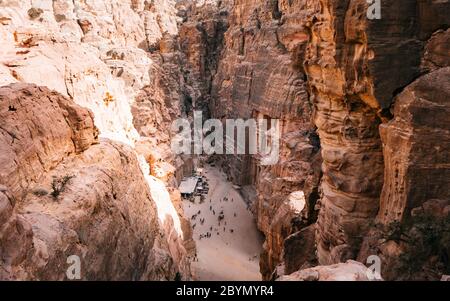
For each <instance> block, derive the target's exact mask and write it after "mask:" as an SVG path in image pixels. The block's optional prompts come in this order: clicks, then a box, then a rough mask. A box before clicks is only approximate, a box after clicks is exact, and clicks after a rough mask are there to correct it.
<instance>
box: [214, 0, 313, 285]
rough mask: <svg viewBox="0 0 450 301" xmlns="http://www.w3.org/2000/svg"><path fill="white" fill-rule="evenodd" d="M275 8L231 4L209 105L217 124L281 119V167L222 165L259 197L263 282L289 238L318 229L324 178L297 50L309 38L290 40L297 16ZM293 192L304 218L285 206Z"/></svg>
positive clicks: (233, 160)
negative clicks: (263, 238)
mask: <svg viewBox="0 0 450 301" xmlns="http://www.w3.org/2000/svg"><path fill="white" fill-rule="evenodd" d="M277 6H278V5H277V4H276V3H275V2H274V1H266V2H263V3H260V2H255V1H235V2H234V5H233V7H232V10H231V11H230V12H229V18H228V22H229V29H228V31H227V32H226V33H225V41H224V50H223V52H222V55H221V57H220V62H219V65H218V69H217V73H216V75H215V77H214V82H213V86H212V90H211V93H212V103H211V105H210V108H211V114H212V115H213V116H214V117H215V118H219V119H226V118H229V119H238V118H243V119H248V118H258V119H262V118H265V119H268V120H270V119H279V120H280V132H281V143H280V160H279V161H278V163H277V164H274V165H271V166H263V164H261V161H260V158H259V157H258V156H248V155H243V156H226V157H223V158H221V160H222V161H223V164H222V165H223V166H224V169H225V170H226V171H227V173H228V175H229V178H230V179H231V180H232V181H233V182H234V183H236V184H238V185H242V186H246V185H250V186H253V187H254V190H255V192H254V193H249V195H256V197H254V198H252V199H250V200H249V201H250V203H251V205H252V206H254V210H255V214H256V217H257V223H258V227H259V229H260V230H261V231H262V232H263V233H264V234H265V236H266V243H265V245H264V249H265V251H264V253H263V255H262V257H261V263H260V265H261V271H262V274H263V276H264V277H265V278H266V279H267V278H270V277H271V274H272V272H273V271H274V269H275V267H276V265H277V264H279V263H280V262H281V257H282V250H283V242H284V239H285V238H286V237H287V236H289V235H290V234H293V233H295V232H297V231H298V230H300V228H301V227H302V226H305V225H308V224H310V223H312V222H314V220H315V216H316V215H315V214H314V205H315V201H316V199H317V186H318V181H319V177H320V154H319V148H320V144H319V143H318V139H317V136H316V134H315V129H314V126H313V125H312V123H311V114H312V107H311V105H310V103H309V98H308V92H307V85H306V81H305V76H304V74H303V73H302V66H301V63H300V64H299V57H298V56H297V55H298V54H300V53H301V50H300V49H297V48H296V47H295V45H293V44H294V41H293V40H295V39H300V40H301V39H302V38H304V36H302V35H300V36H296V35H292V33H293V32H294V31H295V28H296V24H295V23H296V20H297V16H296V13H299V12H300V10H293V11H292V12H291V15H290V17H292V18H293V19H292V22H291V21H289V22H286V23H283V21H282V20H281V19H280V17H281V15H280V10H279V9H278V7H277ZM287 20H291V19H289V18H288V19H287ZM268 58H270V59H268ZM294 192H296V193H297V194H298V195H300V194H302V201H303V202H304V208H305V209H304V213H303V214H301V213H300V211H302V210H296V209H295V208H294V207H295V206H294V207H292V206H290V205H288V203H289V196H290V195H291V193H294ZM283 204H286V205H283ZM305 212H306V213H305ZM275 216H277V218H274V217H275ZM298 268H300V267H298Z"/></svg>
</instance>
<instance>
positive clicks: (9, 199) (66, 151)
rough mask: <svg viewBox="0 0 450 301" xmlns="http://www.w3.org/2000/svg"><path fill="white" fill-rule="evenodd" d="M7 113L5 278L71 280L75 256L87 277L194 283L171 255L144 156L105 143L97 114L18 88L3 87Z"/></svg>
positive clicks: (2, 107) (1, 232)
mask: <svg viewBox="0 0 450 301" xmlns="http://www.w3.org/2000/svg"><path fill="white" fill-rule="evenodd" d="M0 115H1V124H0V132H1V141H2V143H1V148H2V151H1V155H0V165H1V166H2V169H1V173H0V183H1V187H2V188H1V193H0V194H1V199H2V206H1V213H0V216H1V217H2V218H1V220H0V221H1V224H0V242H1V243H0V259H1V263H2V264H1V270H0V278H2V279H30V280H37V279H40V280H42V279H47V280H64V279H66V270H67V269H68V264H67V259H68V257H70V256H72V255H76V256H79V258H80V263H81V277H82V279H85V280H100V279H103V280H151V279H153V280H164V279H166V280H172V279H174V278H175V277H176V273H180V275H185V276H186V277H189V271H188V270H184V269H186V267H187V266H188V265H186V264H187V263H186V262H184V263H183V262H182V260H183V259H182V258H181V256H180V257H179V258H176V257H175V258H173V254H172V253H171V252H170V251H169V247H170V246H169V244H168V242H167V240H166V239H165V238H164V235H165V233H164V232H163V231H161V228H160V225H159V220H158V212H157V209H156V206H155V202H154V200H153V199H152V196H151V194H150V191H149V187H148V184H147V182H146V180H145V178H144V176H143V175H142V172H141V170H140V166H139V162H138V160H137V157H136V154H135V153H134V151H133V150H132V149H131V148H130V147H129V146H126V145H124V144H122V143H116V142H112V141H110V140H105V139H101V140H99V139H98V137H97V136H98V130H97V128H96V127H95V126H94V121H93V116H92V113H91V112H90V111H89V110H87V109H85V108H82V107H80V106H78V105H76V104H75V103H73V102H72V101H71V100H69V99H68V98H67V97H64V96H62V95H60V94H59V93H57V92H54V91H50V90H49V89H48V88H44V87H38V86H35V85H29V84H12V85H9V86H5V87H2V88H0ZM60 181H65V183H64V184H62V186H58V185H56V186H55V183H60ZM176 260H179V261H178V262H177V261H176Z"/></svg>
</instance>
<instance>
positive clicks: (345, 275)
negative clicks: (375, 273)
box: [277, 260, 375, 281]
mask: <svg viewBox="0 0 450 301" xmlns="http://www.w3.org/2000/svg"><path fill="white" fill-rule="evenodd" d="M277 280H279V281H369V280H375V279H374V278H373V277H372V272H371V271H370V270H369V269H368V268H367V267H366V266H364V265H363V264H362V263H360V262H357V261H353V260H348V261H347V262H346V263H339V264H335V265H329V266H318V267H314V268H310V269H305V270H301V271H298V272H295V273H292V274H290V275H288V276H282V277H280V278H278V279H277Z"/></svg>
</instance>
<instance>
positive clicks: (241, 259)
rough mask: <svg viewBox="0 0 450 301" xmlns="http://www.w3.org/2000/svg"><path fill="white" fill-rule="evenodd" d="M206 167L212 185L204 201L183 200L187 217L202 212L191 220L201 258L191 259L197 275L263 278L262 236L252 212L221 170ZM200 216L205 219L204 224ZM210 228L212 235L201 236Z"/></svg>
mask: <svg viewBox="0 0 450 301" xmlns="http://www.w3.org/2000/svg"><path fill="white" fill-rule="evenodd" d="M204 170H205V172H204V175H205V176H206V177H207V179H208V183H209V188H210V189H209V193H208V195H207V196H206V199H205V202H204V203H203V204H199V202H198V200H197V202H196V203H195V204H193V203H191V202H189V201H187V200H185V201H184V202H183V205H184V210H185V213H186V216H187V217H188V218H191V217H192V216H193V215H195V214H198V212H199V211H200V214H198V215H197V217H196V218H195V219H194V220H191V224H192V225H195V228H194V239H195V242H196V244H197V259H198V261H194V262H193V263H192V270H193V273H194V279H195V280H236V281H238V280H241V281H245V280H261V274H260V273H259V254H260V253H261V250H262V243H263V238H262V236H261V234H260V233H259V232H258V230H257V228H256V224H255V220H254V218H253V216H252V214H251V213H250V211H248V210H247V207H246V204H245V202H244V200H243V199H242V197H241V196H240V194H239V193H238V192H237V191H236V190H235V189H234V188H233V185H232V184H231V183H230V182H228V181H227V180H226V177H225V175H224V174H223V173H222V172H221V171H219V170H218V169H217V168H215V167H206V168H205V169H204ZM224 197H227V198H228V201H224ZM210 206H211V207H212V209H210ZM213 210H214V212H215V214H213ZM222 210H223V213H224V216H225V218H224V219H223V220H222V221H221V222H220V226H219V221H218V216H219V214H220V212H221V211H222ZM235 214H236V215H235ZM200 219H204V220H205V221H204V224H203V225H201V223H200ZM211 227H212V231H211ZM231 230H233V232H232V231H231ZM207 232H210V233H211V237H210V238H206V237H204V238H202V239H200V235H205V236H206V233H207Z"/></svg>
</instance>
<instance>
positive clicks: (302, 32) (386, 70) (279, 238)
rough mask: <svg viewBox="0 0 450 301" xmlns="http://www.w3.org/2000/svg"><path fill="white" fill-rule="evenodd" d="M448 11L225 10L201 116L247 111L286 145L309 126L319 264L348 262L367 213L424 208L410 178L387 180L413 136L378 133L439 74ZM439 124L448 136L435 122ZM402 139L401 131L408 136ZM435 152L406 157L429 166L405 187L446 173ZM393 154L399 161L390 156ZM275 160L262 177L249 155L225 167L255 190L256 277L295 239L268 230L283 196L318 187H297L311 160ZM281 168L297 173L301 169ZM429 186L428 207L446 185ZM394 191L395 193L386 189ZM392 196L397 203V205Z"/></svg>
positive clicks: (399, 7) (321, 4)
mask: <svg viewBox="0 0 450 301" xmlns="http://www.w3.org/2000/svg"><path fill="white" fill-rule="evenodd" d="M448 5H449V4H448V3H434V2H433V3H432V2H430V1H395V2H390V3H387V2H384V3H383V4H382V7H381V11H382V18H381V19H380V20H369V19H368V18H367V10H368V5H367V3H366V1H362V0H361V1H360V0H346V1H344V0H343V1H327V0H321V1H295V2H292V1H272V2H268V3H265V4H263V5H261V4H260V3H258V4H257V3H255V2H253V1H236V2H235V3H234V6H233V10H232V13H231V14H230V17H229V30H228V31H227V32H226V34H225V42H224V43H225V46H224V51H223V53H222V56H221V58H220V62H219V68H218V71H217V75H216V76H215V78H214V85H213V90H212V91H213V103H212V106H211V110H212V113H213V115H214V116H217V117H227V118H233V117H244V118H245V117H247V118H248V117H251V116H255V112H256V113H257V114H258V113H261V114H264V115H266V116H269V117H272V118H281V119H283V120H284V124H286V125H287V126H286V128H291V129H292V128H295V130H293V131H292V132H290V130H286V131H285V133H284V134H283V135H286V136H284V137H289V136H290V135H293V136H295V135H294V134H293V133H294V132H296V131H298V130H299V129H301V130H305V131H311V130H312V131H314V130H315V128H314V126H312V125H311V124H310V123H308V120H309V119H312V120H313V122H314V125H315V126H316V127H317V133H318V135H319V137H320V146H321V156H322V160H323V163H322V168H321V172H322V174H323V176H322V180H321V185H320V195H321V197H320V202H319V205H318V206H317V207H320V212H319V218H318V221H317V233H316V243H317V255H318V261H319V263H320V264H332V263H337V262H343V261H346V260H347V259H354V258H356V257H357V255H358V253H359V250H360V247H361V244H362V242H363V239H364V237H365V235H366V234H367V232H368V231H369V229H370V225H371V224H372V223H373V222H374V221H375V218H376V216H377V214H378V216H379V218H380V216H381V215H382V214H383V213H382V212H383V211H384V212H387V213H385V214H387V215H388V216H395V215H396V214H400V216H401V215H402V213H396V211H398V210H400V211H401V212H403V211H404V210H406V208H407V207H408V206H407V201H406V199H407V198H408V199H409V198H412V199H414V201H408V202H412V203H413V204H415V205H417V204H420V203H421V202H423V201H425V200H426V199H427V198H428V197H425V195H423V191H425V190H426V189H420V188H418V191H422V193H419V192H414V191H416V190H414V188H411V190H410V192H408V189H406V188H400V186H401V187H403V186H404V185H403V184H401V183H402V181H403V180H405V179H406V178H408V177H407V176H403V175H404V173H403V174H402V171H400V172H399V173H400V174H402V175H400V174H399V175H398V179H402V180H396V179H397V178H395V179H394V178H392V170H395V168H397V167H398V168H400V169H402V168H406V166H403V164H402V163H400V162H404V161H405V160H406V159H405V158H404V157H403V155H405V156H408V158H410V157H411V156H412V155H407V154H408V151H407V145H411V146H412V145H416V143H412V141H411V139H412V138H401V139H400V137H403V136H404V135H400V134H395V133H396V132H394V131H393V130H388V129H391V126H389V125H383V124H385V123H387V122H389V120H390V119H392V118H393V116H392V114H393V115H394V120H397V114H400V113H399V111H398V109H395V110H394V111H392V113H391V112H389V108H390V107H391V105H392V103H393V101H394V96H395V95H396V94H397V93H398V92H399V91H401V90H402V89H403V88H404V87H405V86H407V85H408V84H410V83H411V82H413V81H414V79H415V78H417V77H418V76H420V74H421V73H423V72H428V71H430V70H435V69H439V68H442V67H444V66H446V65H447V64H448V57H449V55H448V49H447V48H448V47H447V46H446V45H447V44H448V43H446V41H447V38H448V34H447V32H448V31H447V32H445V31H442V30H440V29H441V28H446V27H448V20H447V19H448V18H446V17H444V14H443V11H448V9H449V6H448ZM432 15H435V18H432V17H431V16H432ZM433 33H434V35H433ZM430 38H431V39H430ZM428 39H430V40H429V41H428V42H427V40H428ZM445 89H448V87H447V86H446V85H443V86H439V88H437V89H436V92H430V93H431V94H430V95H433V93H440V92H437V91H440V90H445ZM289 95H291V96H292V95H295V96H294V97H289ZM443 95H445V93H444V92H442V93H441V96H443ZM310 105H312V106H310ZM287 108H289V109H287ZM430 109H431V108H430ZM411 114H412V115H414V114H420V113H418V112H416V111H414V112H411ZM399 118H400V117H399ZM412 118H413V117H412ZM417 118H419V117H417ZM294 124H295V125H294ZM290 125H294V126H292V127H290ZM380 125H382V129H381V135H380V131H379V127H380ZM392 126H394V125H392ZM430 126H431V125H430ZM442 126H443V127H444V128H448V127H447V124H446V123H445V122H444V123H443V125H442ZM431 127H432V126H431ZM404 131H409V130H408V127H406V128H405V129H404ZM414 135H417V139H422V140H423V139H424V138H419V137H421V136H420V135H419V134H414ZM397 136H398V137H397ZM396 137H397V138H396ZM399 139H400V140H399ZM402 139H403V140H402ZM404 139H406V140H404ZM414 139H416V138H414ZM300 141H301V140H300ZM401 141H404V142H401ZM413 141H416V140H413ZM433 142H434V143H438V144H439V147H438V150H436V151H435V152H433V153H432V154H430V155H429V157H428V156H427V155H424V154H422V155H420V154H421V153H423V151H424V150H423V147H419V146H417V148H415V149H414V153H415V154H416V156H417V158H422V159H421V160H422V161H424V162H425V161H427V160H428V161H430V164H431V165H429V166H435V168H430V169H428V170H427V171H426V172H425V171H423V172H422V173H419V174H420V176H419V175H418V176H417V177H416V178H414V180H412V179H411V180H410V181H411V184H409V185H411V187H414V186H415V184H412V183H415V182H416V181H419V182H420V181H421V180H420V179H419V178H423V177H425V174H427V177H431V178H433V175H438V174H441V172H442V170H441V168H444V169H445V168H446V167H445V164H446V163H444V165H443V167H442V165H439V164H437V165H433V163H432V162H433V159H431V158H432V157H433V158H436V160H438V159H437V158H441V157H442V156H444V157H445V155H443V154H445V153H446V146H445V145H446V142H445V140H444V141H433ZM303 143H305V141H303ZM397 143H398V144H397ZM403 143H405V145H404V144H403ZM424 143H425V142H424ZM441 143H442V144H441ZM306 144H308V142H306ZM403 145H404V147H405V151H399V147H400V149H403ZM441 152H442V153H441ZM281 153H282V161H283V162H284V163H280V164H279V165H277V166H274V167H269V168H261V167H257V168H252V166H253V165H254V164H255V163H252V159H251V158H249V157H243V158H232V159H228V160H227V161H226V162H225V166H226V168H227V169H228V173H229V175H230V177H231V178H232V179H233V180H234V181H235V182H237V183H239V184H253V186H254V187H255V189H256V194H257V197H256V199H257V202H256V215H257V219H258V225H259V227H260V229H261V230H262V231H263V233H264V234H265V235H266V244H265V254H264V256H263V257H262V262H261V269H262V273H263V275H265V276H266V277H268V276H267V275H269V274H271V273H272V272H273V270H274V267H275V266H276V265H277V264H278V263H280V262H282V261H283V258H282V250H283V241H284V239H285V238H286V237H287V234H291V233H292V231H294V230H293V229H292V228H290V227H289V226H287V225H275V224H273V222H274V221H273V218H274V216H276V215H277V212H278V210H279V208H281V207H282V206H281V204H283V202H284V200H285V198H286V196H287V195H288V194H289V193H290V192H293V191H296V190H303V191H305V192H306V195H310V194H311V192H312V191H313V190H312V189H310V188H311V187H314V185H315V184H314V183H316V181H317V176H313V177H312V178H310V179H316V180H312V181H311V180H306V181H303V180H305V179H308V175H313V174H314V167H313V165H310V164H304V163H305V161H306V162H311V161H313V160H312V159H311V157H310V156H308V155H306V156H305V154H304V153H303V154H302V156H299V155H295V152H281ZM438 153H439V154H438ZM305 158H306V159H307V160H305ZM394 158H398V160H396V159H394ZM400 158H404V159H400ZM385 160H386V163H385V162H384V161H385ZM395 160H396V161H395ZM418 160H419V159H418ZM393 161H395V162H393ZM419 161H420V160H419ZM444 161H445V159H444ZM286 162H290V163H293V162H295V164H297V166H300V165H302V164H303V165H302V166H303V168H294V167H293V164H288V163H286ZM256 166H257V164H256ZM394 166H395V167H394ZM402 166H403V167H402ZM438 166H439V167H438ZM404 172H406V171H404ZM411 172H412V171H411ZM294 174H295V176H291V175H294ZM288 175H289V176H290V177H289V179H291V180H292V182H290V181H289V180H287V179H288ZM411 177H412V175H411ZM442 177H443V178H445V177H446V173H445V172H444V173H443V176H442ZM438 179H441V177H438ZM398 181H400V182H399V183H397V182H398ZM392 182H393V183H392ZM287 183H289V184H288V185H286V184H287ZM307 183H308V184H307ZM383 185H384V188H383ZM399 185H400V186H399ZM402 185H403V186H402ZM418 186H420V185H418ZM308 187H309V188H308ZM394 187H396V188H394ZM433 187H434V188H433V189H432V191H434V193H431V192H430V197H432V198H436V197H438V195H441V196H442V195H443V196H444V198H446V197H447V196H446V194H445V193H443V192H440V191H439V189H446V187H448V183H447V182H445V181H440V180H438V181H437V183H436V185H435V186H433ZM395 189H400V191H399V192H396V191H392V190H395ZM405 189H406V190H405ZM408 193H409V194H408ZM387 194H390V195H391V196H390V197H387ZM405 194H406V195H408V197H407V196H406V195H405ZM402 195H403V196H402ZM397 197H398V198H400V199H402V200H403V201H402V202H399V201H396V200H397ZM380 198H381V201H380ZM380 206H381V209H380ZM413 207H414V206H413ZM394 208H397V209H396V210H394ZM390 219H391V220H392V219H393V218H390ZM287 220H290V218H287ZM377 220H378V219H377ZM291 249H292V247H291Z"/></svg>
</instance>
